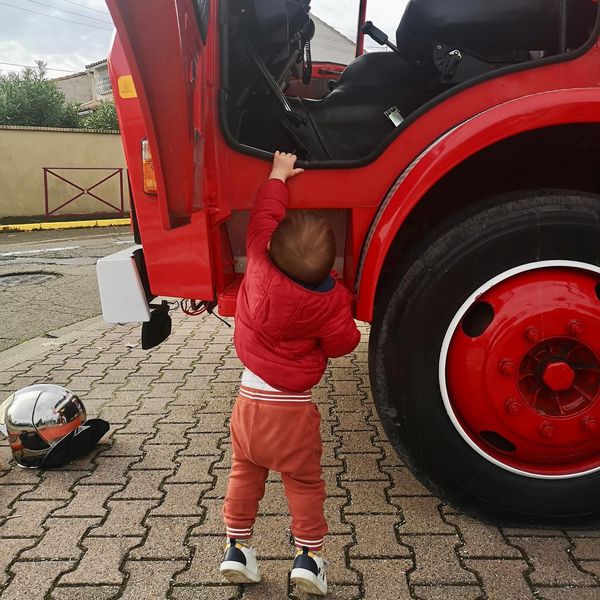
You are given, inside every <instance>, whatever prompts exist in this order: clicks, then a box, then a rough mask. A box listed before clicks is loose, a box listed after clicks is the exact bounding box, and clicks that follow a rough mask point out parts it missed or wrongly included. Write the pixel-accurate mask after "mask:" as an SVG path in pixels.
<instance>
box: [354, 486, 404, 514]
mask: <svg viewBox="0 0 600 600" xmlns="http://www.w3.org/2000/svg"><path fill="white" fill-rule="evenodd" d="M344 487H345V488H346V489H347V490H349V492H350V496H351V498H352V501H351V502H350V504H349V506H346V507H345V508H344V512H345V514H346V515H350V514H359V513H367V514H369V513H380V514H386V513H390V514H396V513H397V512H399V511H398V509H397V508H396V506H394V505H392V504H390V503H389V502H388V499H387V496H386V490H387V488H389V487H390V484H389V482H387V481H385V482H384V481H345V482H344Z"/></svg>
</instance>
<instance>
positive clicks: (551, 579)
mask: <svg viewBox="0 0 600 600" xmlns="http://www.w3.org/2000/svg"><path fill="white" fill-rule="evenodd" d="M511 541H512V542H513V543H514V544H515V546H518V547H520V548H522V549H523V550H524V551H525V553H526V554H527V556H528V558H529V560H530V561H531V563H532V564H533V571H532V572H531V573H530V575H529V576H530V578H531V581H532V582H533V584H534V585H567V586H568V585H581V586H586V585H597V584H598V582H597V581H596V580H595V578H594V577H593V576H592V575H588V574H587V573H582V572H581V571H580V570H579V569H578V568H577V567H576V565H575V563H574V562H573V560H571V557H570V555H569V553H568V551H569V549H570V547H571V543H570V542H569V540H568V539H566V538H564V537H560V538H547V537H546V538H511Z"/></svg>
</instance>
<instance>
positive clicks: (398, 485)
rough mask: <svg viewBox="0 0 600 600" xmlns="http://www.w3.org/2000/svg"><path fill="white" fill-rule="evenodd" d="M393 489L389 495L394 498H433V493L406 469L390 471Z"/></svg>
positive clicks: (400, 468)
mask: <svg viewBox="0 0 600 600" xmlns="http://www.w3.org/2000/svg"><path fill="white" fill-rule="evenodd" d="M386 473H389V475H390V477H391V479H392V484H393V487H392V488H391V489H390V491H389V494H390V496H391V497H394V496H431V492H430V491H429V490H428V489H427V488H426V487H425V486H424V485H423V484H422V483H421V482H420V481H419V480H418V479H417V478H416V477H415V476H414V475H413V474H412V473H411V472H410V470H409V469H408V468H406V467H396V468H394V469H388V470H387V471H386Z"/></svg>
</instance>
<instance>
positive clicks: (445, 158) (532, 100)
mask: <svg viewBox="0 0 600 600" xmlns="http://www.w3.org/2000/svg"><path fill="white" fill-rule="evenodd" d="M595 122H600V89H598V88H579V89H570V90H558V91H550V92H543V93H539V94H532V95H530V96H525V97H523V98H518V99H516V100H511V101H509V102H506V103H504V104H500V105H498V106H495V107H493V108H491V109H489V110H486V111H484V112H482V113H480V114H478V115H477V116H475V117H473V118H472V119H469V120H467V121H465V122H464V123H461V124H460V125H458V126H457V127H455V128H454V129H452V130H451V131H449V132H447V133H446V134H445V135H443V136H441V137H440V138H439V139H438V140H436V141H435V142H434V143H433V144H432V145H431V146H429V148H427V149H426V150H425V151H424V152H423V153H422V154H421V155H420V156H418V157H417V158H416V159H415V160H414V161H413V163H412V164H411V165H410V166H409V167H408V168H407V169H406V170H405V171H404V172H403V173H402V174H401V175H400V177H399V178H398V179H397V181H396V183H395V184H394V185H393V186H392V188H391V190H390V192H389V193H388V195H387V196H386V198H385V200H384V201H383V203H382V204H381V206H380V208H379V211H378V213H377V215H376V217H375V219H374V221H373V224H372V225H371V230H370V232H369V235H368V236H367V239H366V242H365V248H364V251H363V255H362V259H361V265H360V269H359V274H358V279H357V292H358V302H357V309H356V316H357V318H358V319H360V320H364V321H371V320H372V319H373V310H374V305H375V294H376V291H377V284H378V281H379V276H380V273H381V269H382V267H383V263H384V261H385V257H386V256H387V253H388V251H389V249H390V246H391V245H392V242H393V241H394V238H395V236H396V234H397V233H398V231H399V229H400V227H401V226H402V224H403V223H404V221H405V220H406V218H407V217H408V215H409V214H410V212H411V211H412V209H413V208H414V207H415V206H416V205H417V204H418V203H419V202H420V201H421V199H422V198H423V197H424V196H425V195H426V194H427V192H428V191H429V190H430V189H431V188H432V187H433V186H434V185H435V184H436V183H438V182H439V181H440V180H441V179H442V178H443V177H444V176H445V175H446V174H447V173H449V172H450V171H451V170H452V169H454V168H455V167H456V166H457V165H459V164H461V163H462V162H463V161H465V160H466V159H468V158H469V157H471V156H473V155H474V154H476V153H477V152H480V151H481V150H483V149H484V148H487V147H489V146H492V145H493V144H495V143H497V142H499V141H501V140H504V139H506V138H509V137H512V136H515V135H517V134H520V133H525V132H527V131H532V130H534V129H540V128H543V127H550V126H553V125H565V124H569V123H595Z"/></svg>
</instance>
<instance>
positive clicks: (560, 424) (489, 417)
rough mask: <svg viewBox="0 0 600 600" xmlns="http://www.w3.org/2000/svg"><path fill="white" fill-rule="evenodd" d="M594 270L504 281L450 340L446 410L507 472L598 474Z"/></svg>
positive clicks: (599, 329)
mask: <svg viewBox="0 0 600 600" xmlns="http://www.w3.org/2000/svg"><path fill="white" fill-rule="evenodd" d="M541 264H542V265H543V264H545V263H541ZM590 269H591V270H589V271H588V270H585V269H581V268H572V267H566V266H565V267H563V266H554V267H543V268H540V267H539V266H537V267H536V266H531V267H529V268H527V267H523V271H522V272H518V271H519V270H518V269H517V270H515V271H514V274H509V275H508V276H507V277H506V278H502V276H501V277H500V278H497V279H496V280H495V281H497V282H495V284H493V285H490V286H489V289H488V288H487V287H484V291H483V292H482V293H478V294H476V295H474V297H473V299H472V301H471V302H469V303H467V304H466V305H465V306H463V308H462V309H461V311H459V315H460V318H459V320H457V319H455V321H454V322H453V326H452V327H451V329H450V330H449V332H448V335H447V336H446V341H445V344H444V346H445V348H444V350H443V351H442V359H444V358H445V365H442V364H441V365H440V374H441V375H442V373H443V375H444V377H442V376H441V377H440V380H441V384H442V391H443V395H444V400H445V403H446V408H447V409H448V412H449V413H450V415H451V417H452V420H453V422H454V424H455V425H456V426H457V428H458V429H459V431H460V433H461V435H463V437H465V439H467V441H468V442H469V443H470V445H471V446H472V447H473V448H475V449H476V450H477V451H478V452H479V453H480V454H482V455H483V456H485V457H486V458H488V459H489V460H491V461H492V462H494V463H495V464H497V465H499V466H502V467H504V468H507V469H508V470H511V471H515V472H519V473H523V474H527V475H531V476H535V477H575V476H578V475H582V474H584V473H589V472H590V471H593V470H597V469H600V275H599V273H598V272H597V268H595V267H591V268H590ZM491 283H494V282H491ZM459 315H457V317H458V316H459ZM442 369H443V371H442Z"/></svg>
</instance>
